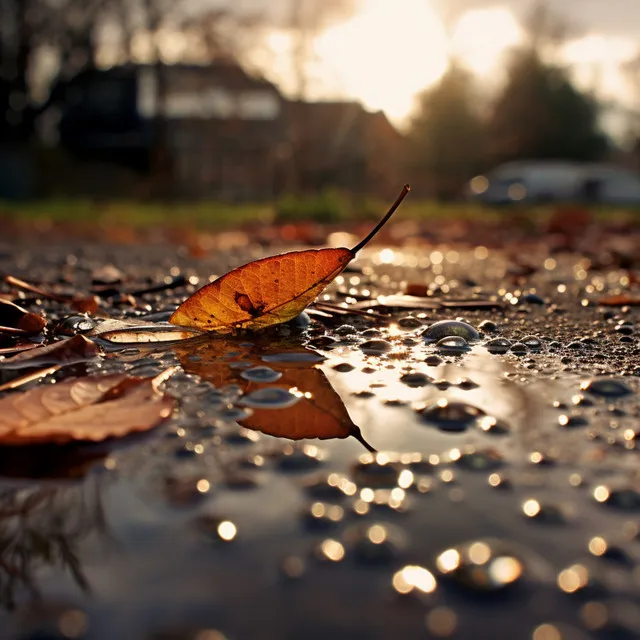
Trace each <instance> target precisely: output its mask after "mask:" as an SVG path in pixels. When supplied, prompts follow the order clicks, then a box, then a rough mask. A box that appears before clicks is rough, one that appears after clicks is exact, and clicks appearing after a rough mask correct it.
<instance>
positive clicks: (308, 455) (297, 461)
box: [277, 444, 325, 473]
mask: <svg viewBox="0 0 640 640" xmlns="http://www.w3.org/2000/svg"><path fill="white" fill-rule="evenodd" d="M324 457H325V455H324V452H323V451H322V450H321V449H318V447H316V446H314V445H310V444H304V445H287V446H286V447H285V448H284V449H283V451H282V455H281V456H280V458H279V459H278V462H277V466H278V469H280V470H281V471H287V472H291V473H295V472H305V471H311V470H313V469H316V468H317V467H318V466H319V465H320V464H322V461H323V460H324Z"/></svg>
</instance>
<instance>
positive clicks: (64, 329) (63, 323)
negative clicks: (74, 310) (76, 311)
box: [53, 315, 96, 336]
mask: <svg viewBox="0 0 640 640" xmlns="http://www.w3.org/2000/svg"><path fill="white" fill-rule="evenodd" d="M95 327H96V323H95V321H94V320H93V319H92V318H90V317H89V316H85V315H74V316H67V317H66V318H63V319H62V320H60V322H58V324H56V326H55V327H54V329H53V331H54V333H56V334H58V335H62V336H73V335H75V334H76V333H87V332H88V331H91V330H92V329H95Z"/></svg>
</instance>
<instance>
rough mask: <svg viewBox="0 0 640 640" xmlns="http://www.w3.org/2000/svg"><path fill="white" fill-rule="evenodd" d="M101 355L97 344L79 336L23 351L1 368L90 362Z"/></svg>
mask: <svg viewBox="0 0 640 640" xmlns="http://www.w3.org/2000/svg"><path fill="white" fill-rule="evenodd" d="M99 353H100V347H98V345H97V344H96V343H95V342H92V341H91V340H87V338H85V337H84V336H81V335H77V336H73V338H66V339H65V340H60V341H59V342H54V343H52V344H48V345H46V346H44V347H37V348H36V349H29V350H27V351H22V352H20V353H17V354H16V355H14V356H11V357H9V358H7V359H6V360H0V368H5V369H21V368H23V367H35V366H41V365H45V364H60V363H64V364H70V363H72V362H83V361H85V360H90V359H91V358H94V357H95V356H97V355H98V354H99Z"/></svg>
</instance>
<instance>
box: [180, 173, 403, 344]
mask: <svg viewBox="0 0 640 640" xmlns="http://www.w3.org/2000/svg"><path fill="white" fill-rule="evenodd" d="M408 192H409V187H408V186H405V187H404V189H403V190H402V192H401V193H400V195H399V196H398V198H397V199H396V201H395V202H394V203H393V205H392V206H391V208H390V209H389V211H388V212H387V213H386V215H385V216H384V217H383V218H382V220H381V221H380V222H379V223H378V224H377V225H376V227H375V228H374V229H373V230H372V231H371V233H370V234H369V235H368V236H367V237H366V238H364V239H363V240H362V242H360V243H359V244H357V245H356V246H355V247H353V248H352V249H346V248H338V249H309V250H306V251H292V252H290V253H285V254H282V255H279V256H271V257H269V258H263V259H262V260H256V261H254V262H250V263H249V264H246V265H244V266H243V267H239V268H237V269H234V270H233V271H230V272H229V273H227V274H225V275H224V276H222V277H220V278H218V279H217V280H215V281H214V282H212V283H211V284H208V285H206V286H205V287H203V288H202V289H199V290H198V291H196V292H195V293H194V294H193V295H192V296H191V297H190V298H188V299H187V300H186V301H185V302H183V303H182V304H181V305H180V306H179V307H178V309H177V310H176V311H175V312H174V314H173V315H172V316H171V318H170V322H172V323H173V324H177V325H181V326H187V327H196V328H198V329H203V330H204V331H216V332H218V333H232V332H236V331H239V330H243V329H244V330H247V329H248V330H257V329H264V328H265V327H268V326H271V325H274V324H280V323H282V322H287V321H288V320H291V319H293V318H295V317H296V316H297V315H299V314H300V312H301V311H302V310H303V309H304V308H305V307H306V306H308V305H309V304H310V303H311V302H313V300H315V298H316V297H317V296H318V295H319V294H320V293H321V292H322V291H323V290H324V289H325V287H326V286H327V285H328V284H329V283H331V282H332V281H333V279H334V278H335V277H336V276H337V275H338V274H339V273H340V272H341V271H343V270H344V268H345V267H346V266H347V265H348V264H349V262H351V260H353V259H354V258H355V256H356V254H357V253H358V251H360V249H362V248H363V247H364V246H365V245H366V244H367V243H368V242H369V241H370V240H371V239H372V238H373V237H374V236H375V235H376V233H377V232H378V231H379V230H380V229H381V228H382V227H383V226H384V224H385V223H386V222H387V220H389V218H390V217H391V216H392V215H393V213H394V212H395V211H396V209H397V208H398V207H399V206H400V203H401V202H402V201H403V200H404V198H405V196H406V195H407V193H408Z"/></svg>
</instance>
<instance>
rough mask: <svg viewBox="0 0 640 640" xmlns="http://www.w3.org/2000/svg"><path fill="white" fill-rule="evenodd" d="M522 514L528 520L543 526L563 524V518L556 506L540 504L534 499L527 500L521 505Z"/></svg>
mask: <svg viewBox="0 0 640 640" xmlns="http://www.w3.org/2000/svg"><path fill="white" fill-rule="evenodd" d="M522 513H523V514H524V515H525V516H526V517H527V518H529V519H530V520H535V521H536V522H542V523H545V524H564V522H565V517H564V514H563V512H562V510H561V509H560V507H558V506H557V505H554V504H542V503H541V502H539V501H538V500H535V499H534V498H529V499H528V500H525V501H524V502H523V503H522Z"/></svg>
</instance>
